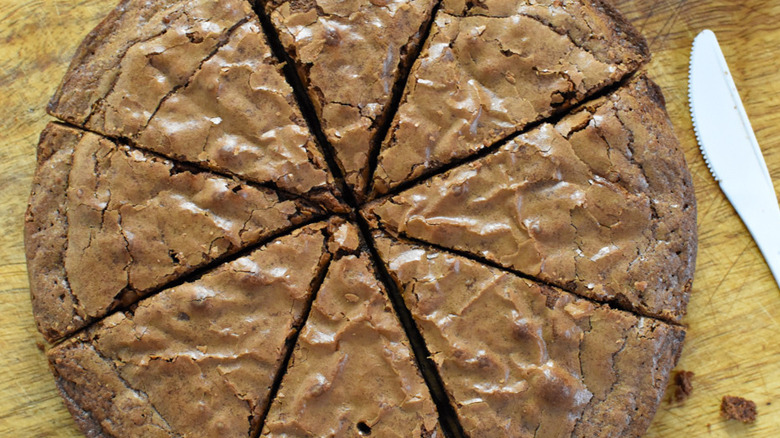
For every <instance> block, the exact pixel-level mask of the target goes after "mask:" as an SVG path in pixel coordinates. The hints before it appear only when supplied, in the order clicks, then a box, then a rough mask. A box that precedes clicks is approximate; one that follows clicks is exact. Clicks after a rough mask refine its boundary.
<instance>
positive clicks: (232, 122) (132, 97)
mask: <svg viewBox="0 0 780 438" xmlns="http://www.w3.org/2000/svg"><path fill="white" fill-rule="evenodd" d="M139 3H141V2H130V7H127V8H124V9H117V10H116V11H115V12H114V13H113V14H112V16H110V17H109V18H108V19H107V20H106V21H105V22H104V24H103V26H104V27H105V28H103V27H99V28H98V29H96V31H95V32H93V36H92V37H93V38H94V39H93V40H89V39H88V40H87V42H85V43H84V44H83V45H82V48H81V50H82V52H81V53H79V54H77V58H76V60H75V61H74V63H76V62H80V63H81V65H80V66H79V68H76V69H72V70H71V71H70V72H69V73H68V76H66V78H65V81H64V82H63V85H62V86H61V87H60V90H59V91H58V94H57V95H56V96H55V97H54V99H53V100H52V103H51V105H50V111H51V112H52V114H54V115H56V116H57V117H60V118H63V119H65V120H68V121H70V122H72V123H74V124H77V125H80V126H81V125H83V126H85V127H87V128H89V129H91V130H94V131H97V132H99V133H101V134H105V135H109V136H112V137H123V138H129V139H132V141H133V142H134V143H135V144H137V145H138V146H140V147H142V148H146V149H150V150H153V151H155V152H159V153H161V154H165V155H167V156H170V157H175V158H177V159H181V160H185V161H190V162H194V163H199V164H202V165H204V166H207V167H209V168H213V169H216V170H219V171H222V172H229V173H233V174H237V175H240V176H241V177H244V178H247V179H249V180H252V181H257V182H261V183H272V184H274V185H276V186H278V187H281V188H283V189H285V190H288V191H291V192H295V193H298V194H305V193H308V192H310V191H311V190H312V189H315V188H316V189H317V190H319V191H323V190H325V189H327V188H328V186H329V185H332V182H333V181H332V178H331V177H330V176H329V174H328V172H327V170H326V164H325V159H324V158H323V156H322V154H321V153H320V151H319V149H318V148H317V146H316V145H315V143H314V140H313V137H312V135H311V133H310V132H309V129H308V127H307V126H306V123H305V121H304V119H303V116H302V114H301V111H300V109H299V108H298V106H297V103H296V102H295V100H294V98H293V92H292V88H291V87H290V86H289V85H288V84H287V82H286V81H285V79H284V76H283V75H282V74H281V72H280V71H279V65H278V62H277V61H276V59H275V58H274V57H273V55H272V54H271V50H270V48H269V46H268V44H267V42H266V39H265V36H264V34H263V32H262V30H261V28H260V24H259V22H258V20H257V18H256V17H254V16H253V13H252V11H251V8H250V7H249V4H248V3H247V2H246V1H238V0H230V1H222V2H214V1H206V0H200V1H195V2H173V4H171V5H168V7H165V5H164V4H163V5H156V6H155V7H152V6H148V5H147V6H142V5H139ZM138 8H140V9H141V10H140V11H139V10H137V9H138ZM133 24H135V25H136V26H135V27H131V26H133ZM98 37H102V38H98ZM87 49H88V50H89V51H87ZM111 51H116V52H115V53H112V52H111ZM101 57H103V58H108V59H103V58H101ZM109 63H113V65H110V64H109ZM107 64H109V65H107ZM99 74H102V76H98V75H99ZM106 78H110V80H112V82H111V83H110V84H104V82H105V81H106V80H109V79H106ZM109 85H110V87H109ZM89 103H91V106H90V107H89V112H88V113H87V114H84V111H86V109H82V108H80V105H82V104H89ZM328 196H330V197H331V198H332V195H327V196H326V198H327V197H328Z"/></svg>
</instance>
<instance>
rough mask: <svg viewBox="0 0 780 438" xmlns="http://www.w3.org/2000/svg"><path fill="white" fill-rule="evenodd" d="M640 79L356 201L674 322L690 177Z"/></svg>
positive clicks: (654, 96)
mask: <svg viewBox="0 0 780 438" xmlns="http://www.w3.org/2000/svg"><path fill="white" fill-rule="evenodd" d="M658 93H659V92H658V90H657V88H656V86H655V84H653V83H652V82H650V80H649V79H647V78H646V77H644V76H640V77H638V78H637V79H635V80H632V81H630V82H629V83H627V84H626V85H625V86H623V87H621V88H620V89H619V90H617V91H616V92H615V93H613V94H611V95H609V96H607V97H604V98H601V99H598V100H596V101H594V102H591V103H588V104H586V105H585V106H584V107H582V108H580V109H578V110H576V111H575V112H574V113H572V114H570V115H568V116H566V117H564V118H563V119H562V120H560V121H559V122H558V123H556V124H555V125H552V124H549V123H546V124H542V125H541V126H539V127H537V128H535V129H533V130H531V131H529V132H527V133H525V134H522V135H520V136H519V137H517V138H515V139H514V140H512V141H510V142H509V143H507V144H506V145H504V146H502V147H501V148H499V149H498V150H497V151H496V152H495V153H492V154H489V155H487V156H486V157H484V158H481V159H479V160H477V161H474V162H471V163H467V164H464V165H462V166H459V167H457V168H455V169H453V170H450V171H448V172H446V173H444V174H441V175H437V176H435V177H433V178H431V179H429V180H427V181H425V182H423V183H421V184H420V185H417V186H415V187H412V188H410V189H408V190H406V191H403V192H401V193H400V194H398V195H395V196H392V197H389V198H386V199H380V200H378V201H375V202H374V203H373V204H369V205H368V207H366V214H367V215H368V216H374V217H375V218H376V219H375V220H377V221H378V222H379V224H380V226H383V227H386V228H388V229H392V230H393V231H395V232H398V233H402V234H404V235H407V236H410V237H413V238H416V239H421V240H424V241H426V242H432V243H435V244H437V245H441V246H444V247H447V248H453V249H457V250H460V251H465V252H468V253H471V254H473V255H474V256H475V257H479V258H484V259H487V260H489V261H491V262H494V263H497V264H500V265H502V266H505V267H507V268H511V269H513V270H516V271H518V272H521V273H523V274H525V275H529V276H532V277H535V278H538V279H541V280H542V281H545V282H549V283H551V284H554V285H556V286H559V287H562V288H566V289H567V290H571V291H573V292H575V293H578V294H580V295H583V296H587V297H590V298H593V299H595V300H599V301H606V302H618V303H620V305H621V306H623V307H625V308H629V309H632V310H635V311H637V312H639V313H641V314H644V315H649V316H653V317H658V318H662V319H667V320H670V321H678V322H679V321H680V319H681V318H682V316H683V315H684V314H685V307H686V305H687V303H688V294H689V292H690V288H691V282H692V279H693V271H694V267H695V261H696V260H695V257H696V233H695V230H696V202H695V199H694V194H693V184H692V183H691V176H690V173H689V172H688V170H687V168H686V167H685V166H680V163H682V162H684V158H683V155H682V151H681V150H680V148H679V144H678V142H677V139H676V137H675V136H674V134H673V130H672V126H671V123H670V122H669V120H668V118H667V116H666V112H665V109H664V106H663V102H662V100H661V99H662V98H661V97H660V95H659V94H658Z"/></svg>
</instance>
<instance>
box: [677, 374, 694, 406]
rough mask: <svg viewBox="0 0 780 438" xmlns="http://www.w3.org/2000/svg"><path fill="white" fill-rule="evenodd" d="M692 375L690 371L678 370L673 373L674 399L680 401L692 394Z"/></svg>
mask: <svg viewBox="0 0 780 438" xmlns="http://www.w3.org/2000/svg"><path fill="white" fill-rule="evenodd" d="M693 376H695V374H694V373H693V372H691V371H685V370H680V371H678V372H677V374H675V375H674V394H673V397H674V401H675V402H677V403H682V402H684V401H685V400H688V397H690V396H691V394H693V382H692V381H693Z"/></svg>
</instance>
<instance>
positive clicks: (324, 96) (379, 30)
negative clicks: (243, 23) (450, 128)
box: [260, 0, 437, 199]
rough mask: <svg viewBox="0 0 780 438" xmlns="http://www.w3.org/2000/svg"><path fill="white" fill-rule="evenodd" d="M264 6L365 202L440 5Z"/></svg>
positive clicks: (425, 0)
mask: <svg viewBox="0 0 780 438" xmlns="http://www.w3.org/2000/svg"><path fill="white" fill-rule="evenodd" d="M260 3H263V4H264V9H265V11H266V13H267V14H268V16H269V17H270V20H271V21H272V23H273V25H274V27H275V28H276V30H277V31H278V34H279V36H280V40H281V42H282V44H283V45H284V47H285V49H286V51H287V53H288V55H289V56H290V57H291V58H292V59H293V61H294V63H295V66H296V70H297V72H298V75H299V76H300V78H301V80H302V82H303V84H304V86H305V87H306V88H307V90H306V91H307V93H308V96H309V99H310V100H311V102H312V104H313V106H314V111H315V112H316V116H317V118H318V119H319V120H320V123H321V125H322V129H323V132H324V133H325V135H326V137H327V139H328V142H329V143H330V145H331V146H332V147H333V150H334V151H335V158H336V159H337V161H338V163H339V166H340V167H341V169H342V172H343V173H344V176H345V180H346V182H347V184H348V185H349V186H350V188H351V189H352V190H353V191H354V193H355V195H356V196H357V197H358V199H361V198H362V197H363V194H364V192H365V190H366V188H367V187H366V186H367V184H368V181H369V177H370V175H369V172H370V167H371V166H370V165H369V161H370V156H371V155H372V154H374V153H375V149H376V148H377V147H378V145H379V142H381V140H382V139H381V138H378V136H379V135H382V130H383V127H384V125H387V123H385V120H387V121H388V122H389V120H388V119H389V118H392V114H391V113H390V112H389V111H392V110H394V108H393V107H392V105H391V100H392V99H393V96H394V95H395V94H400V91H401V90H400V87H401V86H402V85H403V83H399V82H401V81H402V80H403V79H404V78H405V77H406V75H407V73H408V69H409V67H410V64H411V62H412V61H414V57H415V56H416V54H417V53H419V46H420V44H421V43H422V41H421V40H422V38H423V37H424V34H425V30H426V29H427V28H428V27H429V24H430V22H431V20H432V17H433V14H432V12H433V9H434V5H435V4H436V3H437V1H436V0H390V1H382V2H371V1H367V0H363V1H351V2H332V1H326V0H315V1H311V2H300V1H295V0H269V1H262V2H260ZM376 153H378V151H377V152H376Z"/></svg>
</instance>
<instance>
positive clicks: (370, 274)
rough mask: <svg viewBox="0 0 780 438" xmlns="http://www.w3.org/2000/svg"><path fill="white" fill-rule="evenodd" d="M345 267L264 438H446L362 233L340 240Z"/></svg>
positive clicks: (333, 274)
mask: <svg viewBox="0 0 780 438" xmlns="http://www.w3.org/2000/svg"><path fill="white" fill-rule="evenodd" d="M334 236H335V238H334V242H333V244H332V249H331V251H333V252H335V253H336V254H337V255H336V257H337V259H336V260H334V261H333V262H332V263H331V265H330V267H329V268H328V274H327V276H326V278H325V281H324V283H323V284H322V287H321V288H320V290H319V292H318V293H317V296H316V298H315V300H314V304H313V306H312V310H311V313H310V315H309V319H308V321H307V322H306V325H305V326H304V328H303V331H302V332H301V335H300V337H299V338H298V344H297V346H296V347H295V351H294V353H293V356H292V360H291V362H290V365H289V367H288V369H287V373H286V374H285V376H284V379H283V380H282V384H281V387H280V389H279V392H278V394H277V396H276V398H275V399H274V401H273V403H272V405H271V410H270V412H269V414H268V417H267V419H266V422H265V427H264V428H263V436H267V437H285V436H367V435H371V436H403V437H415V438H422V437H426V438H428V437H443V435H442V432H441V430H440V428H439V425H438V418H437V415H436V408H435V406H434V404H433V401H432V400H431V397H430V395H429V393H428V389H427V387H426V385H425V383H424V382H423V378H422V376H421V374H420V371H419V370H418V368H417V365H416V363H415V360H414V356H413V354H412V351H411V349H410V347H409V343H408V341H407V339H406V335H405V333H404V331H403V329H402V328H401V324H400V323H399V321H398V318H397V317H396V315H395V312H394V311H393V308H392V306H391V304H390V302H389V300H388V298H387V294H386V292H385V289H384V287H383V285H382V284H381V283H380V282H379V281H378V280H377V277H376V274H375V271H374V268H373V266H372V264H371V259H370V256H369V255H368V254H367V253H366V252H365V251H363V250H361V249H360V246H362V245H360V240H359V238H358V233H357V230H356V228H355V227H353V226H352V225H350V224H348V223H345V224H343V225H341V227H340V228H339V229H338V230H336V232H335V233H334Z"/></svg>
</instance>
